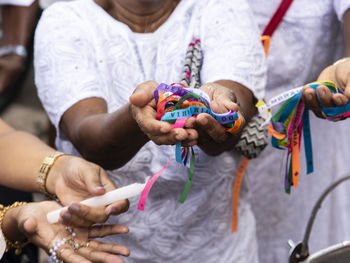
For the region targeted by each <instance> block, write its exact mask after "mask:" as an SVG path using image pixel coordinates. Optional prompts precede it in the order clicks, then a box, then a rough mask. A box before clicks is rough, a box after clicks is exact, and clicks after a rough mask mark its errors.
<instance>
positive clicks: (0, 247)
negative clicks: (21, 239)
mask: <svg viewBox="0 0 350 263" xmlns="http://www.w3.org/2000/svg"><path fill="white" fill-rule="evenodd" d="M5 249H6V242H5V239H4V236H3V234H2V231H1V229H0V259H1V258H2V256H3V255H4V253H5Z"/></svg>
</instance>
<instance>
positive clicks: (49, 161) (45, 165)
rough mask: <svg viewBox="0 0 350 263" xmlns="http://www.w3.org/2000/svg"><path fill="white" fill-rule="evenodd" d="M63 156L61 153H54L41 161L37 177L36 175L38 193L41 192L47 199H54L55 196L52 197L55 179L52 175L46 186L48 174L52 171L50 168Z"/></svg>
mask: <svg viewBox="0 0 350 263" xmlns="http://www.w3.org/2000/svg"><path fill="white" fill-rule="evenodd" d="M64 155H65V154H64V153H61V152H54V153H51V154H50V155H49V156H47V157H45V159H44V160H43V162H42V164H41V166H40V169H39V175H38V179H37V182H38V185H39V190H40V192H42V193H43V194H45V195H47V196H48V197H50V198H51V199H56V196H55V195H53V193H54V192H55V180H56V179H57V176H55V175H52V176H50V177H51V179H50V183H49V184H48V178H49V174H50V172H51V170H52V167H53V166H54V164H55V162H56V161H57V160H58V159H59V158H60V157H61V158H62V157H63V156H64ZM51 180H53V181H51ZM48 186H49V188H50V190H48V188H47V187H48Z"/></svg>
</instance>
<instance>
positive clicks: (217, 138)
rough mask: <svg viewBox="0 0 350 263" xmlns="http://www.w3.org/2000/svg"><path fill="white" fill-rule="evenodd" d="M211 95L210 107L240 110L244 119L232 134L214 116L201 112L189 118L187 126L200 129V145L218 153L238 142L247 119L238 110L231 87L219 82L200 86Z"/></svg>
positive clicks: (222, 111) (215, 109)
mask: <svg viewBox="0 0 350 263" xmlns="http://www.w3.org/2000/svg"><path fill="white" fill-rule="evenodd" d="M200 89H201V90H203V91H205V92H206V93H207V94H208V95H209V97H210V101H211V102H210V108H211V110H212V111H213V112H215V113H225V112H228V111H230V110H235V111H237V112H238V115H239V117H240V118H241V119H242V125H241V128H240V130H239V131H238V132H237V134H230V133H228V132H226V131H225V129H224V127H223V126H222V125H221V124H220V123H218V122H217V121H216V120H215V119H214V118H213V117H212V116H210V115H209V114H206V113H201V114H199V115H198V116H197V118H190V119H188V120H187V122H186V125H185V127H186V128H193V129H196V130H197V131H198V134H199V139H198V145H199V146H200V147H201V149H202V150H203V151H204V152H206V153H207V154H209V155H218V154H220V153H222V152H224V151H227V150H230V149H232V148H233V147H234V145H235V144H236V143H237V142H238V140H239V136H240V131H241V130H242V129H243V127H244V124H245V119H244V117H243V115H242V114H241V113H240V112H239V111H238V110H239V106H238V104H237V103H236V101H237V99H236V96H235V94H234V93H233V91H232V90H230V89H229V88H226V87H225V86H223V85H220V84H218V83H207V84H205V85H203V86H202V87H200Z"/></svg>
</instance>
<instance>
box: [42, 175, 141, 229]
mask: <svg viewBox="0 0 350 263" xmlns="http://www.w3.org/2000/svg"><path fill="white" fill-rule="evenodd" d="M146 182H147V180H146ZM146 182H145V183H144V184H141V183H134V184H130V185H127V186H124V187H121V188H118V189H115V190H113V191H110V192H107V193H106V194H104V195H101V196H96V197H92V198H89V199H86V200H83V201H81V202H80V203H81V204H83V205H86V206H91V207H99V206H106V205H109V204H112V203H114V202H117V201H120V200H124V199H128V198H131V197H133V196H136V195H139V194H140V193H141V192H142V190H143V189H144V187H145V185H146ZM65 209H67V207H62V208H60V209H57V210H55V211H52V212H50V213H48V214H47V221H48V222H49V223H57V222H58V219H59V217H60V213H61V211H62V210H65Z"/></svg>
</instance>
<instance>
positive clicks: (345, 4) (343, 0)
mask: <svg viewBox="0 0 350 263" xmlns="http://www.w3.org/2000/svg"><path fill="white" fill-rule="evenodd" d="M333 6H334V10H335V13H336V14H337V17H338V19H339V21H342V22H343V16H344V14H345V12H346V11H347V10H348V9H349V8H350V1H349V0H333Z"/></svg>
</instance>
